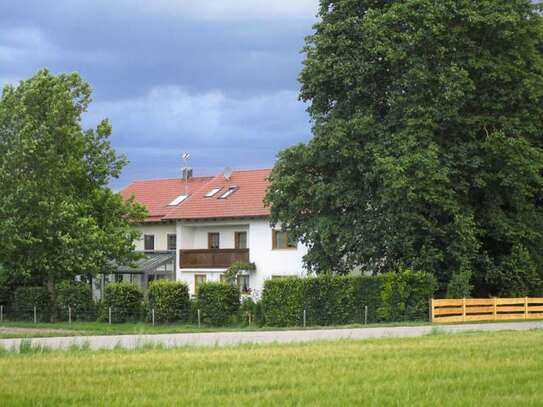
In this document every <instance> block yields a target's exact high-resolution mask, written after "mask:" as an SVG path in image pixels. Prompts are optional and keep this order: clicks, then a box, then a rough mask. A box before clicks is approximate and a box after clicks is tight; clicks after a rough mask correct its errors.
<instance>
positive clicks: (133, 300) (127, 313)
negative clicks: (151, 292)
mask: <svg viewBox="0 0 543 407" xmlns="http://www.w3.org/2000/svg"><path fill="white" fill-rule="evenodd" d="M110 307H111V320H112V322H126V321H138V320H141V318H142V313H143V294H142V292H141V291H140V290H139V289H138V287H137V286H136V285H134V284H129V283H110V284H108V285H106V289H105V291H104V302H103V307H101V308H102V311H101V316H100V319H102V320H103V321H107V320H108V317H109V316H108V313H109V308H110Z"/></svg>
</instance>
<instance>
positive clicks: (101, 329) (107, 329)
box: [0, 321, 429, 339]
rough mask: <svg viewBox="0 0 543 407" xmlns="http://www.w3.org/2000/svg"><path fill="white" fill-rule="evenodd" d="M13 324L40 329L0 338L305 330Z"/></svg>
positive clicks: (11, 323) (11, 324)
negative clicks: (60, 330)
mask: <svg viewBox="0 0 543 407" xmlns="http://www.w3.org/2000/svg"><path fill="white" fill-rule="evenodd" d="M428 324H429V323H428V322H402V323H388V324H370V325H359V324H353V325H342V326H337V327H333V326H326V327H313V326H311V327H307V329H323V328H361V327H372V326H381V327H382V326H414V325H428ZM2 327H13V328H31V329H41V330H42V331H41V332H28V333H2V332H1V329H0V339H1V338H20V337H28V338H33V337H44V336H71V335H86V336H88V335H126V334H138V335H140V334H159V333H189V332H217V331H255V330H268V331H269V330H284V329H302V328H300V327H286V328H277V327H259V326H256V325H252V326H247V325H236V326H229V327H205V326H202V327H201V328H198V326H197V325H192V324H186V323H185V324H183V323H177V324H157V325H155V326H153V325H151V324H148V323H144V322H134V323H123V324H111V325H109V324H108V323H104V322H73V323H72V324H69V323H68V322H58V323H48V322H39V323H37V324H34V323H33V322H26V321H2V322H0V328H2ZM50 329H62V330H63V332H60V333H58V332H47V331H46V330H50Z"/></svg>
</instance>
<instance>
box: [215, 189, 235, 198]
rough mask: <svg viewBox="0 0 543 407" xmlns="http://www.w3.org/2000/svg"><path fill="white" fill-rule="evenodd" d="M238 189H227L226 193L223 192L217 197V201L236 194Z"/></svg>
mask: <svg viewBox="0 0 543 407" xmlns="http://www.w3.org/2000/svg"><path fill="white" fill-rule="evenodd" d="M238 189H239V188H238V187H229V188H228V189H227V190H226V191H224V193H223V194H222V195H221V196H219V198H218V199H226V198H228V197H229V196H230V195H232V194H233V193H234V192H236V191H237V190H238Z"/></svg>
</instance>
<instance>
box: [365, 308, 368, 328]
mask: <svg viewBox="0 0 543 407" xmlns="http://www.w3.org/2000/svg"><path fill="white" fill-rule="evenodd" d="M364 325H368V306H367V305H364Z"/></svg>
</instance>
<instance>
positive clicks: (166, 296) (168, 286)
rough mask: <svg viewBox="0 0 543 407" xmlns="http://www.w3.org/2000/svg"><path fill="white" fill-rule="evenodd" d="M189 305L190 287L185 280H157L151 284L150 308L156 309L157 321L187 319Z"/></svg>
mask: <svg viewBox="0 0 543 407" xmlns="http://www.w3.org/2000/svg"><path fill="white" fill-rule="evenodd" d="M189 305H190V297H189V289H188V287H187V285H186V284H185V283H183V282H180V281H170V280H157V281H153V282H152V283H151V285H150V286H149V308H150V309H154V310H155V321H160V322H172V321H176V320H181V321H186V320H188V318H189Z"/></svg>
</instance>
